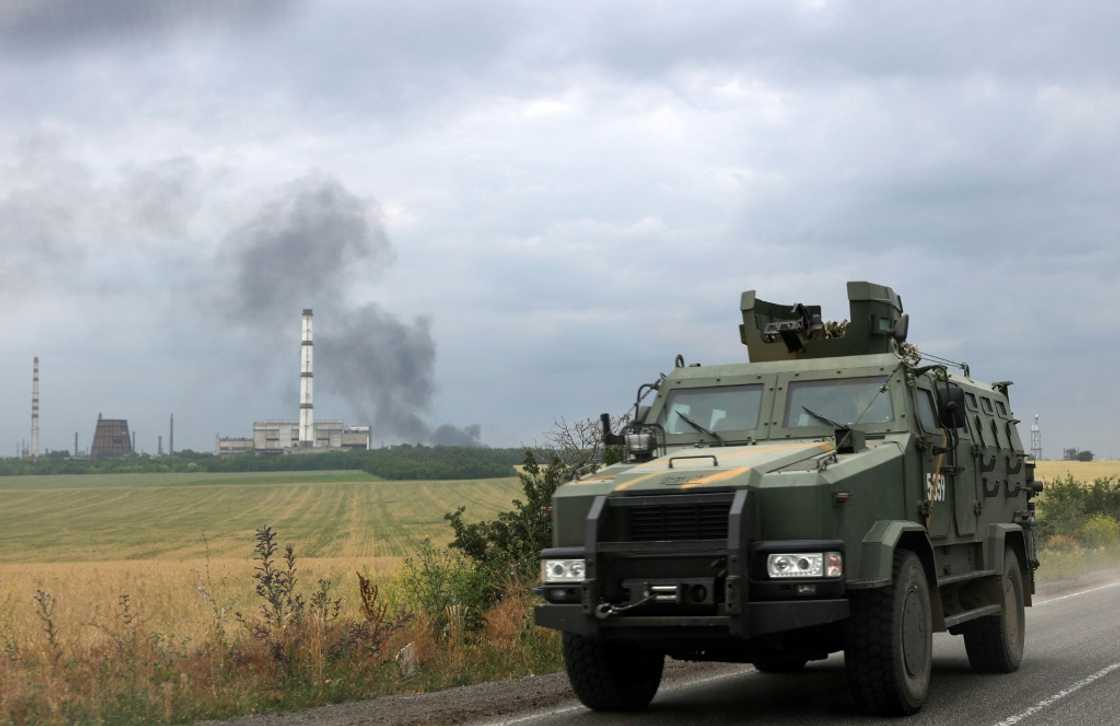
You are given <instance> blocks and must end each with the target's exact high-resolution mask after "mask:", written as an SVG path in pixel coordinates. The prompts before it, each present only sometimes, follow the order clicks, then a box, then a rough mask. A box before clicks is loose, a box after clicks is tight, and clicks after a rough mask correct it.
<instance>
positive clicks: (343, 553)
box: [0, 471, 520, 640]
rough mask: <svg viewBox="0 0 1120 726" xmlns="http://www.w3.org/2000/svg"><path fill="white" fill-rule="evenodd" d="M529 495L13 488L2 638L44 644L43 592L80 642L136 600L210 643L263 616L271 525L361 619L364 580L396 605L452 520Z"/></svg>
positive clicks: (1, 548) (2, 513) (451, 486)
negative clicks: (258, 542)
mask: <svg viewBox="0 0 1120 726" xmlns="http://www.w3.org/2000/svg"><path fill="white" fill-rule="evenodd" d="M519 492H520V486H519V482H518V479H517V478H516V477H509V478H501V479H479V480H464V481H381V480H378V479H375V478H374V477H371V476H370V475H368V474H365V473H363V472H353V471H344V472H267V473H247V474H122V475H90V476H28V477H0V636H5V634H6V633H7V634H12V635H15V636H16V637H34V636H35V635H36V634H37V633H38V631H39V627H40V623H39V621H38V619H37V617H36V615H35V611H34V608H33V599H32V598H33V595H34V593H35V591H36V590H40V589H41V590H44V591H47V592H50V593H51V594H52V595H53V596H54V597H55V599H56V601H57V613H56V618H57V620H58V622H59V623H60V624H61V625H62V627H63V628H64V629H65V630H67V631H68V634H69V635H71V636H75V637H79V638H84V637H87V636H88V637H96V636H97V634H98V632H99V628H98V627H97V623H98V622H99V618H100V619H101V620H104V619H105V618H108V617H111V613H112V612H113V608H115V607H117V606H118V603H119V599H120V597H121V595H125V594H127V595H128V596H129V598H130V600H131V602H132V603H133V607H136V608H139V610H140V612H141V613H142V615H143V617H144V618H145V619H146V621H147V622H148V623H149V625H151V626H152V627H154V628H156V629H158V630H160V631H162V632H167V633H174V634H175V635H176V636H179V637H188V638H189V637H192V636H194V635H198V634H201V633H204V632H205V631H206V629H207V628H208V627H211V626H212V621H213V618H214V612H215V606H216V607H217V608H218V609H219V610H220V611H221V612H223V613H224V616H223V617H232V614H233V613H234V612H235V611H237V610H245V611H249V610H250V609H253V608H254V607H255V603H254V599H255V596H254V594H253V584H252V579H251V575H252V570H253V563H252V561H251V559H250V557H251V555H252V552H253V542H254V540H253V535H254V531H255V530H256V528H257V527H260V526H262V525H266V524H267V525H270V526H272V527H273V528H274V529H275V530H276V531H277V532H278V534H279V541H280V543H281V544H288V543H291V544H292V545H293V546H294V547H295V551H296V555H297V557H298V561H299V568H300V569H299V575H300V578H301V581H302V585H301V587H302V588H310V587H314V585H315V583H316V582H317V580H318V579H319V578H324V579H328V580H330V581H332V582H334V583H335V585H336V587H337V594H338V595H340V596H342V597H343V598H344V602H345V604H346V607H347V609H350V608H351V607H355V606H356V600H357V598H356V596H355V595H356V593H355V584H356V577H355V576H354V573H355V572H363V573H365V574H368V575H371V576H373V577H374V579H375V580H376V581H378V582H380V583H382V584H383V586H384V589H385V591H386V592H389V591H391V590H392V581H393V577H394V574H395V572H396V571H397V569H398V568H399V565H400V562H401V558H402V557H404V556H406V555H407V554H408V553H409V551H410V550H411V549H412V548H413V547H414V546H415V545H417V544H419V543H420V542H422V541H423V540H425V539H430V540H431V541H432V542H433V543H436V544H444V543H446V542H448V541H449V540H450V534H451V531H450V528H449V527H448V526H447V523H446V522H445V521H444V519H443V515H444V514H445V513H446V512H449V511H452V510H454V509H455V508H457V507H459V506H466V507H467V519H468V520H470V521H475V520H479V519H485V518H489V517H492V516H493V515H494V514H495V513H496V512H498V511H501V510H504V509H507V508H508V507H509V505H510V502H511V501H512V500H513V499H514V497H515V496H516V495H517V494H518V493H519ZM0 640H2V637H0Z"/></svg>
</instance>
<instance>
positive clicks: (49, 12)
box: [0, 0, 294, 55]
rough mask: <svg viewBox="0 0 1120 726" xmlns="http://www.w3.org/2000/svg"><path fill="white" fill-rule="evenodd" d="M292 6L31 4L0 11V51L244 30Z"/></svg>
mask: <svg viewBox="0 0 1120 726" xmlns="http://www.w3.org/2000/svg"><path fill="white" fill-rule="evenodd" d="M293 4H294V0H291V1H289V0H201V1H198V2H175V1H174V0H97V2H84V1H83V0H36V1H35V2H19V1H18V0H16V1H15V2H6V3H4V4H3V6H2V7H0V48H4V49H6V50H7V52H21V53H25V54H30V55H40V54H46V53H56V52H59V51H70V50H75V49H81V48H84V47H88V46H90V45H96V44H101V43H114V44H122V43H123V44H131V43H136V42H145V41H151V40H156V39H160V38H162V37H164V36H167V35H169V34H171V33H173V32H176V31H188V30H190V31H199V30H209V29H215V28H230V29H233V28H247V27H252V26H253V25H256V24H259V23H262V22H265V21H268V20H270V19H273V18H275V17H277V16H279V15H282V14H283V13H284V12H285V11H286V10H288V8H289V7H290V6H291V5H293Z"/></svg>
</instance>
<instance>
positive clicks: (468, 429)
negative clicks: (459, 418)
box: [431, 424, 482, 446]
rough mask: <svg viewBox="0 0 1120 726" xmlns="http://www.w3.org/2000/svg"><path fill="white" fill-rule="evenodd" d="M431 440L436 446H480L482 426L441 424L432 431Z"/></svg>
mask: <svg viewBox="0 0 1120 726" xmlns="http://www.w3.org/2000/svg"><path fill="white" fill-rule="evenodd" d="M431 441H432V443H433V444H435V445H436V446H482V427H481V426H479V425H478V424H471V425H470V426H464V427H462V428H459V427H458V426H452V425H451V424H443V425H442V426H440V427H438V428H437V429H436V430H435V431H433V432H432V437H431Z"/></svg>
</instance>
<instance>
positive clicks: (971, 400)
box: [964, 393, 979, 411]
mask: <svg viewBox="0 0 1120 726" xmlns="http://www.w3.org/2000/svg"><path fill="white" fill-rule="evenodd" d="M964 398H965V400H966V401H967V402H968V407H969V408H970V409H972V410H973V411H977V410H979V407H978V406H977V405H976V394H975V393H966V394H964Z"/></svg>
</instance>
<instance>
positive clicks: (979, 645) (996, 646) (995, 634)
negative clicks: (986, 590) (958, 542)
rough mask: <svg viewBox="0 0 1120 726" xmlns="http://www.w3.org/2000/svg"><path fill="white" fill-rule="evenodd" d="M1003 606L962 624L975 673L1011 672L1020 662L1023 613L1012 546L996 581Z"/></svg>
mask: <svg viewBox="0 0 1120 726" xmlns="http://www.w3.org/2000/svg"><path fill="white" fill-rule="evenodd" d="M1000 585H1001V588H1000V590H1001V596H1002V598H1003V600H1002V603H1001V604H1002V606H1003V609H1002V610H1001V611H1000V613H999V614H998V615H990V616H988V617H986V618H978V619H976V620H974V621H972V622H971V623H968V625H967V626H966V627H965V630H964V647H965V650H966V651H967V652H968V662H969V663H970V664H972V669H973V670H975V671H976V672H977V673H1014V672H1015V671H1017V670H1019V664H1020V663H1022V662H1023V643H1024V642H1025V641H1026V615H1025V613H1024V610H1023V604H1024V599H1025V598H1024V596H1023V571H1022V570H1021V569H1019V557H1018V556H1017V555H1016V554H1015V551H1014V550H1010V549H1009V550H1007V552H1006V553H1005V554H1004V555H1003V578H1002V580H1001V582H1000Z"/></svg>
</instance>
